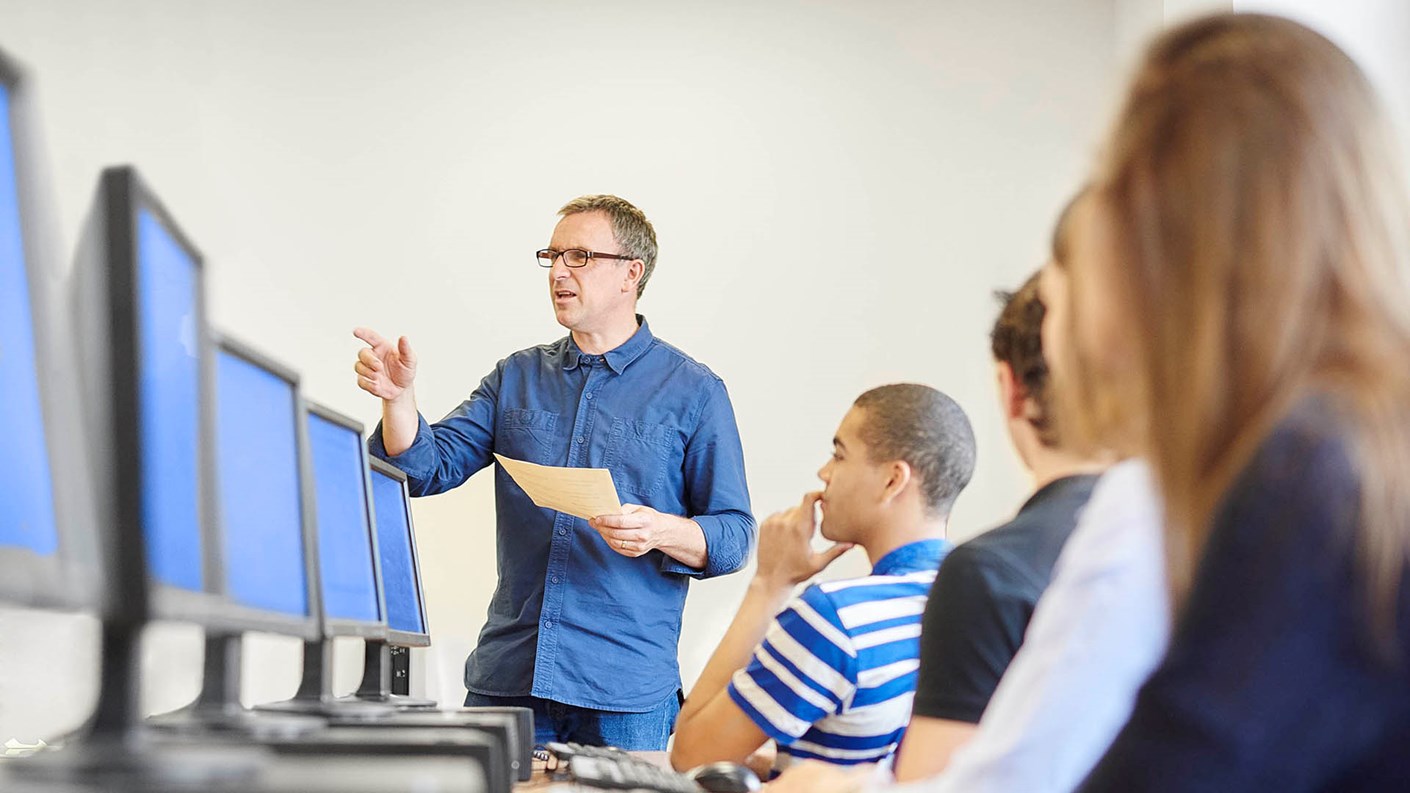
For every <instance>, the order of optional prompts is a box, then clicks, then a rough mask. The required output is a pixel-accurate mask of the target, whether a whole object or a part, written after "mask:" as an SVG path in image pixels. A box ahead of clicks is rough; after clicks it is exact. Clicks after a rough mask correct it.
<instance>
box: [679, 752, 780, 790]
mask: <svg viewBox="0 0 1410 793" xmlns="http://www.w3.org/2000/svg"><path fill="white" fill-rule="evenodd" d="M686 776H688V777H690V780H691V781H692V782H694V783H695V784H697V785H699V786H700V787H702V788H704V789H705V790H707V791H708V792H709V793H754V791H757V790H763V789H764V784H763V783H762V782H760V781H759V776H758V775H757V774H755V773H754V772H753V771H752V770H750V768H749V766H747V765H740V764H739V763H731V762H729V761H728V760H721V761H720V762H718V763H706V764H705V765H702V766H699V767H697V768H692V769H690V770H689V771H687V772H686Z"/></svg>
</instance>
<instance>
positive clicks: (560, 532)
mask: <svg viewBox="0 0 1410 793" xmlns="http://www.w3.org/2000/svg"><path fill="white" fill-rule="evenodd" d="M558 536H559V537H566V536H568V530H567V529H559V530H558Z"/></svg>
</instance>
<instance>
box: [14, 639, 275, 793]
mask: <svg viewBox="0 0 1410 793" xmlns="http://www.w3.org/2000/svg"><path fill="white" fill-rule="evenodd" d="M141 633H142V626H141V624H140V623H137V624H119V623H116V622H112V621H106V620H105V621H104V624H103V631H102V639H101V641H102V666H101V671H100V683H99V689H98V691H99V697H98V705H97V709H96V710H95V711H94V714H93V718H92V719H91V720H90V721H89V724H88V725H87V730H86V733H85V734H83V735H82V736H81V737H78V738H76V739H75V740H74V741H73V742H71V743H69V744H68V745H67V746H65V747H63V748H62V749H58V750H55V751H52V752H42V753H40V754H37V755H35V756H33V757H28V758H25V759H22V760H17V761H14V762H8V763H5V766H4V771H5V773H6V776H7V777H9V778H10V779H11V780H14V782H15V786H16V787H18V786H20V785H21V784H27V785H31V786H33V787H35V788H40V789H43V788H45V787H50V786H52V787H53V788H54V789H60V790H61V789H63V788H64V787H66V786H68V787H76V788H79V789H82V788H84V787H86V786H96V787H97V788H99V789H101V788H102V786H103V785H105V784H111V786H112V787H113V788H114V789H141V788H143V787H144V786H145V787H147V788H149V789H151V790H153V791H164V790H168V789H172V788H173V786H179V785H183V784H189V785H190V786H192V787H199V786H204V787H208V788H210V789H215V790H220V789H223V788H224V787H229V786H231V785H245V784H249V783H253V782H254V781H256V780H257V779H258V778H259V775H260V766H261V765H262V764H263V763H265V762H267V761H268V758H269V753H268V752H266V751H264V750H262V749H259V748H256V747H252V746H240V745H236V744H228V745H217V746H201V745H197V744H194V743H180V744H173V743H166V742H158V741H154V740H152V735H151V733H150V732H149V731H147V730H146V729H144V727H143V725H142V723H141V721H140V720H139V718H138V716H137V713H138V712H139V711H138V702H139V697H140V694H139V692H140V682H139V676H138V670H139V669H140V666H139V661H138V659H139V658H140V655H139V652H140V647H141ZM6 787H7V788H8V787H9V785H8V784H7V785H6Z"/></svg>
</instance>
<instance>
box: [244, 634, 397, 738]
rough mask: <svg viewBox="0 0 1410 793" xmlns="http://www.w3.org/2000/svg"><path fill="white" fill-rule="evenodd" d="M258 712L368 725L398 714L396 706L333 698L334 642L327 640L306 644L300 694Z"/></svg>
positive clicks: (362, 700)
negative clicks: (348, 721)
mask: <svg viewBox="0 0 1410 793" xmlns="http://www.w3.org/2000/svg"><path fill="white" fill-rule="evenodd" d="M255 710H256V711H259V712H261V713H263V712H273V713H286V714H287V713H295V714H305V715H313V716H324V717H334V716H336V717H337V718H339V719H340V720H352V721H366V722H377V721H381V720H383V719H387V718H389V717H391V716H393V715H395V714H396V712H397V708H396V706H395V705H392V704H390V703H387V702H372V701H368V700H364V699H360V698H358V697H356V696H350V697H337V696H334V695H333V640H332V639H331V638H326V637H325V638H321V639H315V640H313V641H306V642H304V676H303V680H302V681H300V682H299V690H298V692H297V693H295V694H294V696H293V697H292V698H290V699H286V700H283V701H280V702H267V703H264V704H262V705H256V706H255Z"/></svg>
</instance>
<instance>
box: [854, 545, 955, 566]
mask: <svg viewBox="0 0 1410 793" xmlns="http://www.w3.org/2000/svg"><path fill="white" fill-rule="evenodd" d="M950 548H951V545H950V541H949V540H938V539H937V540H919V541H917V542H913V543H909V544H907V545H902V546H901V547H900V548H897V549H896V550H894V551H892V552H891V553H888V554H886V555H885V556H883V557H881V558H880V559H878V560H877V562H876V566H875V567H873V568H872V570H871V574H872V575H903V574H905V573H915V572H919V571H921V570H938V569H939V568H940V561H941V560H942V559H944V558H945V554H947V553H949V552H950Z"/></svg>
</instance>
